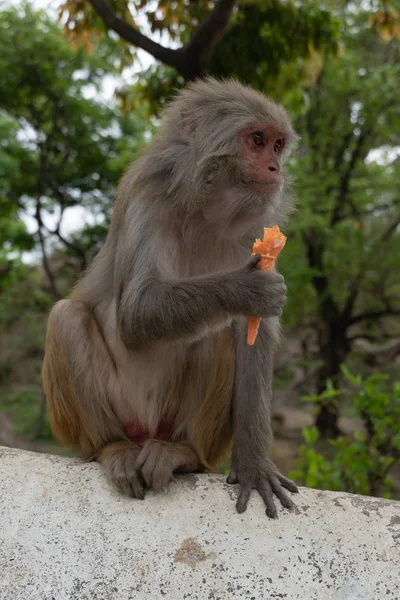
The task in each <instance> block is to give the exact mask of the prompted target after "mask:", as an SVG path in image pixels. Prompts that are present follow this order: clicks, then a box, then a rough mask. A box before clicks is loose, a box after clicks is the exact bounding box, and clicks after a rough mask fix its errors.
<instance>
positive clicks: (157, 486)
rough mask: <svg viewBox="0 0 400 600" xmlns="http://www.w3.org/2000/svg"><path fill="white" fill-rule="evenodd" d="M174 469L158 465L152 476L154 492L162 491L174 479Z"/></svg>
mask: <svg viewBox="0 0 400 600" xmlns="http://www.w3.org/2000/svg"><path fill="white" fill-rule="evenodd" d="M172 473H173V471H172V469H171V468H169V467H168V466H166V465H158V466H157V467H156V468H155V469H154V471H153V476H152V483H151V487H152V488H153V489H154V490H161V489H162V488H164V487H166V486H167V485H168V484H169V482H170V481H171V479H172Z"/></svg>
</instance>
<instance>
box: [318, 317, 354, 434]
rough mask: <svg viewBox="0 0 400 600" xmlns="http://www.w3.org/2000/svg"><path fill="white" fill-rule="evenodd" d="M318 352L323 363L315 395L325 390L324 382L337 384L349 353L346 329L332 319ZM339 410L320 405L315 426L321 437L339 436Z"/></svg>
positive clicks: (323, 332)
mask: <svg viewBox="0 0 400 600" xmlns="http://www.w3.org/2000/svg"><path fill="white" fill-rule="evenodd" d="M319 346H320V352H321V355H320V356H321V359H322V361H323V364H322V367H321V368H320V369H319V370H318V373H317V394H320V393H322V392H323V391H324V390H325V389H326V381H327V380H328V379H330V380H331V381H332V383H337V380H338V378H339V376H340V373H341V371H340V365H341V364H342V363H343V361H344V360H345V358H346V356H347V354H348V352H349V344H348V341H347V339H346V327H345V326H343V324H342V323H340V322H338V321H337V320H336V319H333V320H332V322H331V323H329V324H328V325H327V327H326V330H325V331H322V332H321V334H320V344H319ZM338 419H339V410H338V407H337V406H335V405H333V404H332V403H322V402H321V403H320V405H319V412H318V415H317V418H316V421H315V425H316V427H317V429H318V431H319V432H320V434H321V436H323V437H330V438H336V437H338V435H339V434H340V429H339V426H338Z"/></svg>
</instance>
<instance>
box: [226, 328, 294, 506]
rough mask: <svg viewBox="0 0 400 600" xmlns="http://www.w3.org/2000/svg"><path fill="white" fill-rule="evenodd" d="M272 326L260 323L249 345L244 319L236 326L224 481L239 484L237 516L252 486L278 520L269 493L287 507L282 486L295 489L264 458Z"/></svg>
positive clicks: (268, 441)
mask: <svg viewBox="0 0 400 600" xmlns="http://www.w3.org/2000/svg"><path fill="white" fill-rule="evenodd" d="M276 325H277V323H276V322H275V321H274V320H272V319H268V320H267V319H265V320H263V321H261V323H260V329H259V333H258V337H257V340H256V343H255V344H254V346H249V345H248V344H247V341H246V333H247V319H240V320H239V321H238V323H237V328H236V336H237V340H236V380H235V389H234V394H233V418H234V436H233V451H232V467H231V473H230V475H229V477H228V479H227V481H228V483H231V484H234V483H238V484H239V496H238V500H237V503H236V508H237V510H238V512H243V511H245V510H246V507H247V503H248V500H249V497H250V494H251V490H252V489H254V488H255V489H257V490H258V492H259V493H260V494H261V496H262V498H263V500H264V502H265V505H266V513H267V515H268V516H269V517H271V518H276V517H277V512H276V508H275V504H274V499H273V495H274V494H275V495H276V496H277V498H279V500H280V502H281V503H282V505H283V506H285V507H286V508H291V507H292V506H293V502H292V500H291V499H290V498H289V496H288V495H287V494H286V493H285V491H284V488H286V489H287V490H289V491H291V492H297V491H298V489H297V487H296V485H295V484H294V483H293V482H292V481H290V480H289V479H286V477H284V476H283V475H281V473H279V471H278V469H277V468H276V466H275V465H274V463H273V462H272V461H271V460H270V459H269V458H268V456H267V453H268V450H269V447H270V445H271V442H272V430H271V417H270V406H271V399H272V376H273V352H274V349H275V346H276V338H277V335H276V332H274V327H275V329H277V327H276Z"/></svg>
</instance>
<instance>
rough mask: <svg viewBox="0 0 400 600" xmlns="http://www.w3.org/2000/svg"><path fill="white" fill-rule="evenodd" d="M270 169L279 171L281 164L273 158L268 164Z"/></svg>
mask: <svg viewBox="0 0 400 600" xmlns="http://www.w3.org/2000/svg"><path fill="white" fill-rule="evenodd" d="M268 171H270V172H271V173H279V171H280V168H279V164H278V163H277V162H276V161H274V160H271V162H270V163H269V165H268Z"/></svg>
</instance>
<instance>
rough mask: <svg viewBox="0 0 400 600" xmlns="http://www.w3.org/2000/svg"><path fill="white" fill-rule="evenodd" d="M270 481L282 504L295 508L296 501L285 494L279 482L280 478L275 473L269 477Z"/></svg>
mask: <svg viewBox="0 0 400 600" xmlns="http://www.w3.org/2000/svg"><path fill="white" fill-rule="evenodd" d="M269 482H270V485H271V488H272V491H273V492H274V494H275V496H276V497H277V498H279V500H280V502H281V504H282V506H284V507H285V508H293V506H294V502H293V500H292V499H291V498H289V496H287V494H285V492H284V491H283V489H282V486H281V484H280V483H279V480H278V478H277V477H275V475H271V477H270V478H269Z"/></svg>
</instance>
